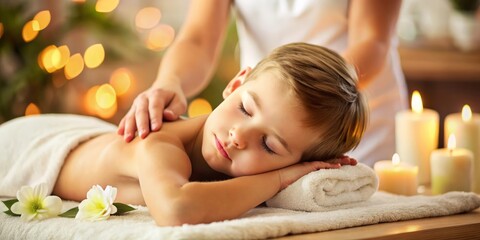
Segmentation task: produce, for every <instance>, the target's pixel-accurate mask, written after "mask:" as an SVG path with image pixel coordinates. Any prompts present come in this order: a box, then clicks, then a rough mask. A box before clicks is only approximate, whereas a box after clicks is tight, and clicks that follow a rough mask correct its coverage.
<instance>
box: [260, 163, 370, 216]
mask: <svg viewBox="0 0 480 240" xmlns="http://www.w3.org/2000/svg"><path fill="white" fill-rule="evenodd" d="M377 188H378V179H377V175H376V174H375V172H374V171H373V170H372V169H371V168H370V167H368V166H367V165H365V164H362V163H358V164H357V165H356V166H342V167H341V168H338V169H321V170H318V171H315V172H311V173H309V174H307V175H305V176H303V177H301V178H300V179H298V180H297V181H295V182H294V183H292V184H291V185H290V186H288V187H287V188H285V189H284V190H282V191H280V192H279V193H278V194H277V195H275V196H274V197H273V198H271V199H270V200H268V201H267V206H269V207H277V208H285V209H292V210H300V211H331V210H335V209H342V208H350V207H352V204H356V203H358V202H362V201H365V200H367V199H369V198H370V196H372V194H373V193H375V191H377Z"/></svg>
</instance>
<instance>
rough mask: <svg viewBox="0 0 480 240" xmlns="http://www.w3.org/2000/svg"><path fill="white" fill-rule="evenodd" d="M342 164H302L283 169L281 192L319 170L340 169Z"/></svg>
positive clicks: (280, 172) (317, 162) (281, 171)
mask: <svg viewBox="0 0 480 240" xmlns="http://www.w3.org/2000/svg"><path fill="white" fill-rule="evenodd" d="M340 167H341V164H340V163H328V162H321V161H315V162H301V163H297V164H295V165H292V166H289V167H286V168H282V169H279V170H278V173H279V176H280V190H283V189H285V188H286V187H287V186H288V185H290V184H292V183H294V182H295V181H297V180H298V179H299V178H301V177H303V176H304V175H306V174H308V173H310V172H313V171H317V170H319V169H330V168H340Z"/></svg>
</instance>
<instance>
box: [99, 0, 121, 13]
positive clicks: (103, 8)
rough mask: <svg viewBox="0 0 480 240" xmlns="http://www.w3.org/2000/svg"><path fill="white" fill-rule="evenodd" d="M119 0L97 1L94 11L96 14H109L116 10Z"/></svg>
mask: <svg viewBox="0 0 480 240" xmlns="http://www.w3.org/2000/svg"><path fill="white" fill-rule="evenodd" d="M118 3H119V0H98V1H97V4H96V5H95V10H96V11H97V12H103V13H107V12H111V11H113V10H115V8H117V6H118Z"/></svg>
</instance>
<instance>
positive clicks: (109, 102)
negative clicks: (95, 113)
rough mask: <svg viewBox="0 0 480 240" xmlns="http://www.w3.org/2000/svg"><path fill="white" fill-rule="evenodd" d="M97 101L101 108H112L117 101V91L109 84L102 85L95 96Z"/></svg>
mask: <svg viewBox="0 0 480 240" xmlns="http://www.w3.org/2000/svg"><path fill="white" fill-rule="evenodd" d="M95 100H96V103H97V105H98V106H99V107H101V108H103V109H109V108H111V107H112V106H113V105H114V104H115V103H116V101H117V94H116V93H115V89H114V88H113V87H112V85H110V84H108V83H107V84H103V85H101V86H100V87H99V88H98V90H97V93H96V94H95Z"/></svg>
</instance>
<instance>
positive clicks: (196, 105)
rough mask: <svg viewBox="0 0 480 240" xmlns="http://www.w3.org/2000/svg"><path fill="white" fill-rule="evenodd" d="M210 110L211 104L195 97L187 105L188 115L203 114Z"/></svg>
mask: <svg viewBox="0 0 480 240" xmlns="http://www.w3.org/2000/svg"><path fill="white" fill-rule="evenodd" d="M211 112H212V105H210V103H209V102H208V101H207V100H205V99H203V98H197V99H195V100H193V101H192V102H191V103H190V105H189V106H188V117H196V116H200V115H204V114H209V113H211Z"/></svg>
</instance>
